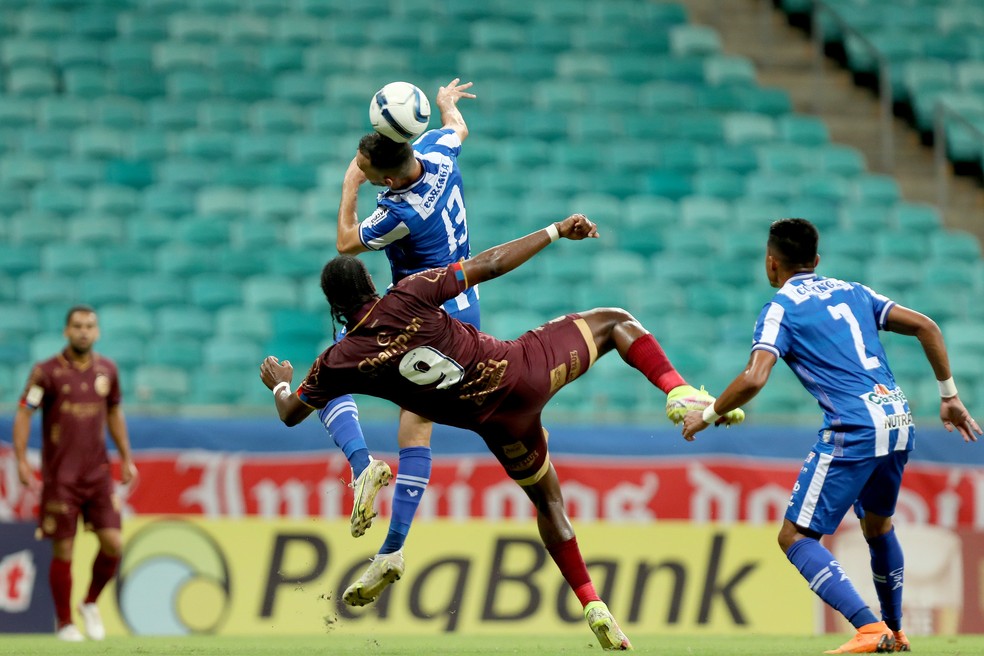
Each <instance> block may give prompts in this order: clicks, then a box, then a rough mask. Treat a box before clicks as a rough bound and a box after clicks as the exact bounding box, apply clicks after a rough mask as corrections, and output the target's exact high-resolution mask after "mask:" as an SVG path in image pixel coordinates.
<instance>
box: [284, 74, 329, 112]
mask: <svg viewBox="0 0 984 656" xmlns="http://www.w3.org/2000/svg"><path fill="white" fill-rule="evenodd" d="M273 93H274V95H275V96H277V97H278V98H283V99H285V100H288V101H291V102H295V103H299V104H301V105H308V104H311V103H317V102H321V101H322V100H324V97H325V89H324V80H323V78H322V77H321V76H320V75H313V74H310V73H299V72H293V71H291V72H287V73H283V74H281V75H279V76H277V78H276V79H275V80H274V87H273Z"/></svg>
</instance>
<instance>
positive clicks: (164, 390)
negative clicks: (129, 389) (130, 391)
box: [134, 365, 191, 405]
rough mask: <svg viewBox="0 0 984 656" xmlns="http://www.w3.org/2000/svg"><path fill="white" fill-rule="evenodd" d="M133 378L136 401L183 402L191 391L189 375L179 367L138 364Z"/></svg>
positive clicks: (156, 402)
mask: <svg viewBox="0 0 984 656" xmlns="http://www.w3.org/2000/svg"><path fill="white" fill-rule="evenodd" d="M134 378H135V381H134V391H135V395H136V397H137V399H136V400H137V402H138V403H139V402H144V403H154V404H174V405H177V404H183V403H185V402H186V400H187V398H188V394H189V392H190V391H191V384H190V380H189V375H188V373H187V372H186V371H184V370H183V369H181V368H179V367H171V366H166V365H140V366H138V367H137V368H136V371H135V375H134Z"/></svg>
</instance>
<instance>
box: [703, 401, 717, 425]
mask: <svg viewBox="0 0 984 656" xmlns="http://www.w3.org/2000/svg"><path fill="white" fill-rule="evenodd" d="M702 417H703V419H704V423H705V424H713V423H714V422H716V421H717V420H718V419H720V418H721V415H719V414H718V413H716V412H714V403H709V404H708V406H707V407H706V408H704V412H703V414H702Z"/></svg>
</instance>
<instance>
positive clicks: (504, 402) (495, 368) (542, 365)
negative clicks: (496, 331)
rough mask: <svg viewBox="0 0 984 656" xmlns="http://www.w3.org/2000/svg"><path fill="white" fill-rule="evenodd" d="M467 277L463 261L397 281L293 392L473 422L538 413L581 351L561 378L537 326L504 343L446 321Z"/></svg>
mask: <svg viewBox="0 0 984 656" xmlns="http://www.w3.org/2000/svg"><path fill="white" fill-rule="evenodd" d="M463 278H464V274H463V271H462V270H461V265H460V264H452V265H450V266H448V267H447V268H443V269H431V270H429V271H422V272H420V273H417V274H414V275H412V276H410V277H408V278H405V279H403V280H401V281H400V282H399V283H397V285H396V286H395V287H394V288H393V289H391V290H390V291H389V292H388V293H387V294H386V295H385V296H383V297H382V298H381V299H379V301H378V302H376V303H375V304H374V305H371V306H367V308H364V309H363V310H362V311H361V312H360V315H359V316H358V317H357V319H358V322H357V325H356V326H355V327H354V328H352V329H351V330H349V332H348V334H347V335H346V336H345V339H343V340H341V341H340V342H338V343H337V344H334V345H333V346H331V347H329V348H328V349H327V350H326V351H325V352H324V353H322V354H321V357H320V358H319V359H318V360H317V361H316V362H315V363H314V365H312V367H311V370H310V372H309V373H308V375H307V377H306V378H305V379H304V382H302V383H301V385H300V387H299V388H298V390H297V393H298V396H299V398H300V399H301V400H302V401H303V402H304V403H307V404H308V405H310V406H313V407H316V408H321V407H323V406H325V405H326V404H327V403H328V402H329V401H331V400H332V399H334V398H336V397H338V396H341V395H342V394H349V393H351V394H369V395H371V396H378V397H381V398H385V399H388V400H390V401H393V402H394V403H396V404H397V405H399V406H400V407H401V408H405V409H407V410H410V411H411V412H414V413H416V414H418V415H421V416H423V417H426V418H427V419H430V420H431V421H435V422H438V423H442V424H448V425H451V426H458V427H461V428H467V429H470V430H478V427H479V426H481V425H482V424H483V423H485V422H486V421H487V420H488V419H489V418H490V417H491V416H493V414H496V415H510V414H513V415H515V414H523V415H530V414H533V415H538V414H539V411H540V410H541V409H542V408H543V405H544V404H545V403H546V402H547V400H548V399H549V398H550V395H551V394H552V393H553V392H556V391H557V389H559V387H560V386H561V385H562V384H563V383H566V382H568V381H569V380H573V379H574V378H576V377H577V375H578V374H579V373H580V370H581V366H580V364H579V362H580V358H579V357H578V356H577V354H572V357H571V359H572V360H574V361H576V362H572V363H571V364H570V365H568V364H566V363H565V364H564V365H563V369H564V371H563V375H562V376H559V379H558V374H560V372H559V371H558V367H557V366H554V367H553V371H551V368H549V367H548V362H547V357H546V355H545V354H546V353H547V352H548V351H549V348H548V345H547V344H545V343H544V342H543V339H542V338H541V334H543V333H541V331H540V330H539V329H538V330H536V331H532V332H530V333H526V334H525V335H524V336H522V337H521V338H520V339H518V340H514V341H502V340H499V339H496V338H494V337H492V336H490V335H486V334H485V333H481V332H479V331H478V330H476V329H475V328H474V327H473V326H471V325H468V324H464V323H461V322H460V321H456V320H454V319H452V318H451V317H450V316H449V315H448V314H447V313H446V312H444V311H443V310H442V309H441V304H442V303H444V302H445V301H447V300H448V299H451V298H454V297H455V296H457V295H458V294H459V293H461V292H462V291H464V290H465V289H466V288H467V286H468V285H467V284H466V281H465V280H464V279H463ZM583 348H584V345H583V342H582V345H581V349H582V350H583ZM567 353H570V351H569V350H568V351H565V356H566V355H567ZM588 364H589V363H588V362H587V361H585V362H584V363H583V368H584V369H586V368H587V366H588Z"/></svg>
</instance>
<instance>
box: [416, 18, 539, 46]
mask: <svg viewBox="0 0 984 656" xmlns="http://www.w3.org/2000/svg"><path fill="white" fill-rule="evenodd" d="M404 31H405V30H404ZM470 31H471V40H472V43H473V44H474V45H475V47H476V48H480V49H486V50H514V49H516V48H520V47H522V46H524V45H526V42H527V39H528V38H529V37H528V34H527V31H526V30H525V29H524V27H523V26H522V25H519V24H517V23H514V22H512V21H505V20H501V19H488V20H479V21H475V22H474V23H472V25H471V30H470Z"/></svg>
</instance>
